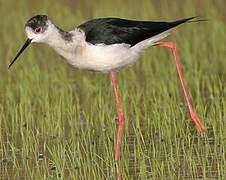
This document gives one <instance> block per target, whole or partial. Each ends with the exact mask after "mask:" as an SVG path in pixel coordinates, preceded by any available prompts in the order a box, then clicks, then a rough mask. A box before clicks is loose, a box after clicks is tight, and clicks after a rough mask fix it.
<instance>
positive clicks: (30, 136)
mask: <svg viewBox="0 0 226 180" xmlns="http://www.w3.org/2000/svg"><path fill="white" fill-rule="evenodd" d="M0 4H1V6H0V15H1V17H2V18H1V22H0V27H1V28H0V34H1V35H0V41H1V44H0V60H1V61H0V62H1V66H0V71H1V81H0V127H1V131H0V179H115V177H114V175H115V174H114V162H113V149H114V144H115V139H116V126H115V108H114V101H113V93H112V90H111V87H110V81H109V77H108V75H107V74H99V73H92V72H87V71H81V70H75V69H73V68H72V67H70V66H69V65H67V64H66V63H65V62H63V61H61V60H60V58H59V57H58V56H57V55H56V54H55V53H54V52H53V51H52V50H51V49H50V48H47V46H45V45H33V47H30V48H29V50H27V52H26V53H24V54H23V55H22V56H21V57H20V60H19V61H18V62H17V63H16V65H15V66H14V67H12V69H11V70H10V71H9V70H8V69H7V65H8V64H9V62H10V61H11V60H12V58H13V56H14V55H15V53H16V51H17V50H18V47H19V46H20V44H22V42H23V41H24V40H25V33H24V31H23V24H24V21H26V20H27V19H28V18H29V17H31V16H33V15H35V14H39V13H45V14H48V15H49V16H50V17H51V19H53V20H54V22H55V23H56V24H58V25H59V26H62V27H65V29H68V30H69V29H71V28H72V27H73V26H74V25H75V24H79V23H81V22H83V21H85V20H87V19H90V18H95V17H104V16H119V17H124V18H133V19H146V20H149V19H156V20H163V19H164V20H172V19H176V18H181V17H187V16H193V15H203V16H205V17H207V18H208V19H209V21H208V22H202V23H193V24H188V25H185V26H183V27H180V28H178V29H177V30H175V31H174V33H173V35H172V36H171V37H169V39H172V40H174V41H176V42H177V44H178V48H179V51H180V55H181V60H182V65H183V69H184V72H185V78H186V82H187V84H188V86H189V90H190V93H191V96H192V99H193V101H194V105H195V107H196V109H197V111H198V112H199V114H200V116H201V117H202V119H203V121H204V123H205V126H206V130H207V133H206V136H205V137H204V138H203V139H201V138H200V137H199V136H198V135H197V132H196V130H195V128H194V127H193V125H192V124H190V123H189V118H188V116H187V113H186V107H185V106H184V104H183V99H182V98H181V92H180V89H179V85H178V81H177V77H176V73H175V67H174V64H173V59H172V56H171V54H170V52H169V51H167V50H166V49H160V48H150V49H149V50H147V51H145V53H144V55H143V56H142V58H141V59H140V61H139V62H137V63H136V64H135V65H134V66H133V67H132V68H127V69H125V70H123V71H120V73H119V86H120V90H121V92H122V99H123V103H124V105H125V110H126V121H127V124H126V125H127V126H126V130H125V137H124V142H123V144H124V146H123V154H122V161H121V167H122V174H123V177H124V178H125V179H214V178H215V179H225V178H226V174H225V168H226V159H225V148H226V139H225V137H226V131H225V130H224V128H225V126H226V124H225V122H226V101H225V100H226V98H225V94H226V89H225V88H224V87H225V83H226V71H225V69H226V61H225V57H226V51H225V49H226V47H225V42H226V35H225V32H226V31H225V30H226V25H225V20H226V16H225V12H224V7H225V5H226V3H225V2H224V0H218V1H211V0H205V1H204V0H200V1H195V0H185V1H183V2H182V1H179V0H177V1H173V2H171V1H167V0H161V1H154V0H153V1H147V0H143V1H139V2H137V1H135V0H131V1H129V0H127V1H119V0H116V1H114V3H110V2H108V1H103V0H99V1H92V2H90V1H88V0H86V1H76V2H73V1H69V0H65V1H64V2H63V1H62V2H60V1H53V0H51V1H44V0H42V1H33V0H32V1H26V0H21V1H17V2H15V1H3V0H0ZM56 12H58V13H56Z"/></svg>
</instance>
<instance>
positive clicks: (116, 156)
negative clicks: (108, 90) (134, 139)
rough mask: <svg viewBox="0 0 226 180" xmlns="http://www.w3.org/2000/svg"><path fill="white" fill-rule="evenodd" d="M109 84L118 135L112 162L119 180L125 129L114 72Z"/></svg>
mask: <svg viewBox="0 0 226 180" xmlns="http://www.w3.org/2000/svg"><path fill="white" fill-rule="evenodd" d="M111 83H112V87H113V91H114V95H115V104H116V108H117V115H118V117H117V120H118V121H117V123H118V124H117V125H118V133H117V141H116V146H115V154H114V160H115V163H116V171H117V176H118V178H117V179H121V178H120V176H121V174H120V171H119V165H118V161H119V160H120V154H121V144H122V138H123V131H124V127H125V115H124V110H123V106H122V103H121V99H120V92H119V89H118V86H117V75H116V72H114V71H112V72H111Z"/></svg>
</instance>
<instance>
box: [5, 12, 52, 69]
mask: <svg viewBox="0 0 226 180" xmlns="http://www.w3.org/2000/svg"><path fill="white" fill-rule="evenodd" d="M51 25H52V23H51V21H50V20H49V19H48V17H47V16H46V15H36V16H34V17H32V18H31V19H29V20H28V21H27V22H26V24H25V31H26V34H27V37H28V38H27V40H26V42H25V43H24V45H23V46H22V48H21V49H20V51H19V52H18V53H17V55H16V57H15V58H14V59H13V61H12V62H11V63H10V65H9V68H10V67H11V66H12V65H13V63H14V62H15V61H16V59H17V58H18V57H19V56H20V54H21V53H22V52H23V51H24V50H25V49H26V48H27V47H28V46H29V44H31V43H33V42H36V43H41V42H46V41H47V39H48V37H49V35H50V33H51V29H52V28H51Z"/></svg>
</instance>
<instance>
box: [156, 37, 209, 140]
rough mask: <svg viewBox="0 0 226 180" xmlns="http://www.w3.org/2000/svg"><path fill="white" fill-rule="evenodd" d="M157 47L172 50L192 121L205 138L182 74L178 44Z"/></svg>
mask: <svg viewBox="0 0 226 180" xmlns="http://www.w3.org/2000/svg"><path fill="white" fill-rule="evenodd" d="M156 46H159V47H165V48H169V49H171V51H172V53H173V56H174V60H175V64H176V70H177V74H178V77H179V81H180V85H181V89H182V91H183V95H184V99H185V102H186V104H187V106H188V110H189V114H190V117H191V120H192V121H193V122H194V124H195V126H196V128H197V130H198V131H199V133H200V135H201V136H203V134H204V132H205V128H204V126H203V124H202V122H201V120H200V118H199V116H198V114H197V113H196V111H195V110H194V109H193V106H192V102H191V98H190V96H189V93H188V90H187V87H186V85H185V82H184V75H183V73H182V69H181V64H180V58H179V54H178V52H177V47H176V44H175V43H174V42H164V41H163V42H159V43H158V44H157V45H156Z"/></svg>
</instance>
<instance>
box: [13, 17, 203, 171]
mask: <svg viewBox="0 0 226 180" xmlns="http://www.w3.org/2000/svg"><path fill="white" fill-rule="evenodd" d="M196 18H197V17H190V18H185V19H180V20H177V21H173V22H153V21H135V20H127V19H119V18H100V19H93V20H90V21H88V22H85V23H84V24H81V25H80V26H78V27H76V28H75V29H73V30H72V31H69V32H66V31H63V30H61V29H60V28H59V27H57V26H56V25H54V24H53V23H52V22H51V21H50V20H49V18H48V17H47V16H46V15H37V16H34V17H32V18H31V19H29V20H28V21H27V22H26V24H25V31H26V33H27V37H28V39H27V41H26V42H25V44H24V45H23V47H22V48H21V50H20V51H19V52H18V54H17V55H16V57H15V58H14V59H13V61H12V62H11V63H10V65H9V67H10V66H11V65H12V64H13V63H14V62H15V61H16V59H17V58H18V57H19V55H20V54H21V53H22V52H23V51H24V50H25V49H26V47H27V46H28V45H29V44H31V43H33V42H36V43H46V44H48V45H50V46H51V47H52V48H53V49H54V50H55V51H56V52H57V53H58V54H59V55H61V56H63V57H64V58H65V59H66V60H67V61H68V62H69V63H70V64H71V65H73V66H74V67H77V68H81V69H87V70H92V71H99V72H105V73H107V72H110V75H111V82H112V86H113V90H114V95H115V102H116V108H117V114H118V118H117V121H118V134H117V141H116V146H115V154H114V160H115V162H116V167H117V169H118V161H119V159H120V152H121V143H122V137H123V130H124V124H125V118H124V111H123V106H122V103H121V99H120V93H119V89H118V86H117V79H116V71H117V70H119V69H121V68H123V67H126V66H128V65H131V64H133V63H134V62H136V60H138V58H139V56H140V54H141V52H142V51H143V50H144V49H146V48H148V47H150V46H159V47H165V48H169V49H171V50H172V53H173V56H174V59H175V63H176V70H177V74H178V77H179V81H180V85H181V88H182V91H183V95H184V99H185V102H186V104H187V106H188V110H189V114H190V117H191V120H192V121H193V122H194V123H195V126H196V128H197V130H198V131H199V133H200V134H201V135H203V134H204V126H203V125H202V123H201V121H200V119H199V117H198V115H197V113H196V112H195V111H194V110H193V107H192V103H191V100H190V97H189V93H188V91H187V88H186V86H185V83H184V78H183V74H182V70H181V66H180V59H179V56H178V52H177V48H176V44H175V43H174V42H165V41H161V40H162V39H164V38H166V37H167V36H168V35H169V34H170V30H171V29H172V28H174V27H176V26H178V25H180V24H183V23H186V22H194V21H199V19H197V20H196Z"/></svg>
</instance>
